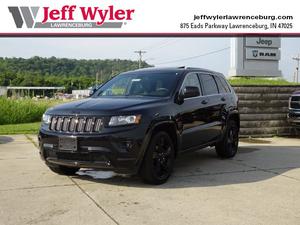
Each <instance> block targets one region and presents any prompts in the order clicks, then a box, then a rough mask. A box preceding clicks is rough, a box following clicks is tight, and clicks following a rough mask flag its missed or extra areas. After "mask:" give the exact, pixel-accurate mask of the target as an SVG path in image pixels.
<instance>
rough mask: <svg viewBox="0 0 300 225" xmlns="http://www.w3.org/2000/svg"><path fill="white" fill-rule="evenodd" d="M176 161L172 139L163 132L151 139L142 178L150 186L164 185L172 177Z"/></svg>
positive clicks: (141, 173)
mask: <svg viewBox="0 0 300 225" xmlns="http://www.w3.org/2000/svg"><path fill="white" fill-rule="evenodd" d="M174 159H175V151H174V145H173V142H172V139H171V138H170V136H169V135H168V133H166V132H164V131H161V132H159V133H157V134H156V135H154V136H153V137H152V138H151V141H150V144H149V147H148V149H147V152H146V155H145V158H144V161H143V164H142V167H141V171H140V176H141V177H142V179H143V180H144V182H146V183H149V184H163V183H165V182H166V181H167V180H168V178H169V177H170V175H171V173H172V170H173V166H174Z"/></svg>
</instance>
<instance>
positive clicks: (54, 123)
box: [49, 116, 103, 133]
mask: <svg viewBox="0 0 300 225" xmlns="http://www.w3.org/2000/svg"><path fill="white" fill-rule="evenodd" d="M102 127H103V119H102V118H95V117H72V116H53V117H52V118H51V123H50V126H49V129H50V130H53V131H63V132H72V133H75V132H77V133H92V132H100V131H101V130H102Z"/></svg>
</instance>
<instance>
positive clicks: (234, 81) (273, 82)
mask: <svg viewBox="0 0 300 225" xmlns="http://www.w3.org/2000/svg"><path fill="white" fill-rule="evenodd" d="M229 83H230V84H231V85H233V86H239V85H249V86H290V85H300V84H299V83H295V82H289V81H287V80H284V79H268V78H258V77H236V78H231V79H229Z"/></svg>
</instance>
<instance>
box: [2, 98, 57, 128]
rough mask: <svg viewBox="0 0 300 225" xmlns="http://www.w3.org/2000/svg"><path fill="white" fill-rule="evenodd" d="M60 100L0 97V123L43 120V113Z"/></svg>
mask: <svg viewBox="0 0 300 225" xmlns="http://www.w3.org/2000/svg"><path fill="white" fill-rule="evenodd" d="M57 103H58V101H51V100H32V99H18V100H15V99H7V98H0V125H3V124H18V123H31V122H38V121H41V118H42V115H43V113H44V112H45V111H46V110H47V109H48V108H49V107H51V106H53V105H55V104H57Z"/></svg>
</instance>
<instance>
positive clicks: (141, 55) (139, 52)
mask: <svg viewBox="0 0 300 225" xmlns="http://www.w3.org/2000/svg"><path fill="white" fill-rule="evenodd" d="M134 53H137V54H139V69H140V68H141V67H142V58H143V54H145V53H146V51H142V50H139V51H134Z"/></svg>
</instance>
